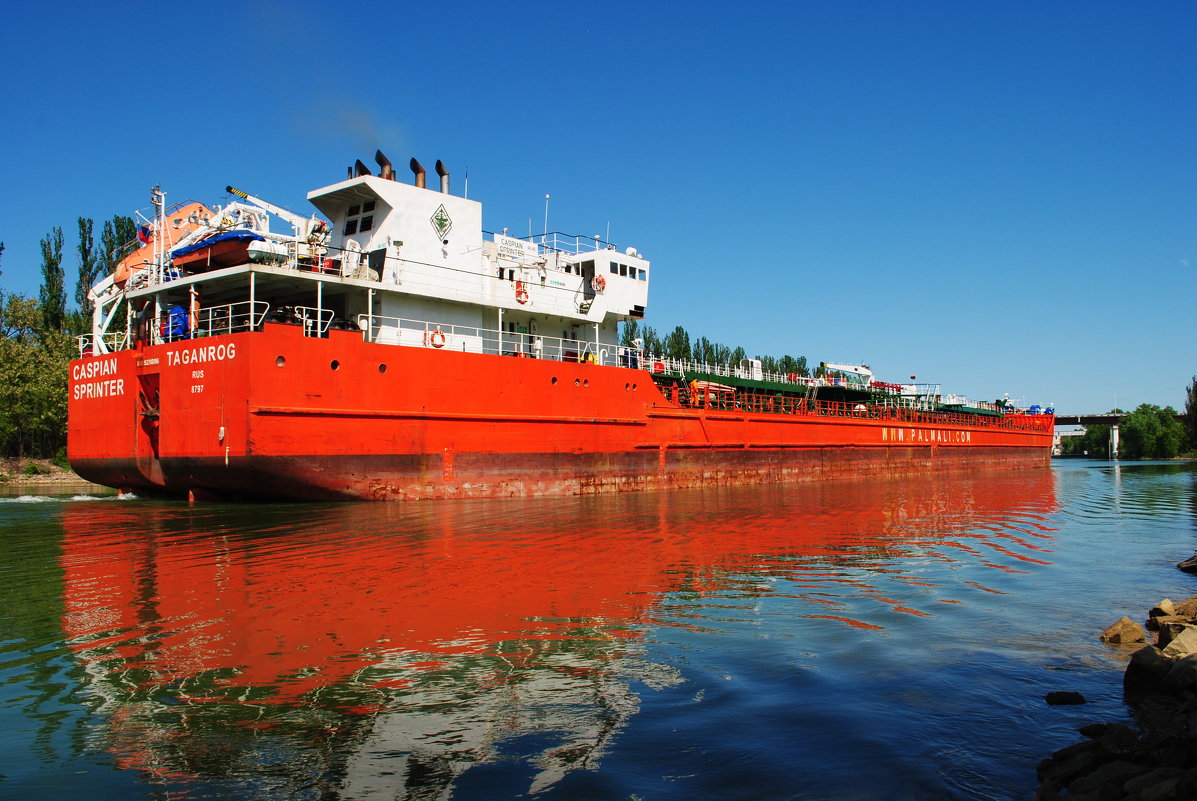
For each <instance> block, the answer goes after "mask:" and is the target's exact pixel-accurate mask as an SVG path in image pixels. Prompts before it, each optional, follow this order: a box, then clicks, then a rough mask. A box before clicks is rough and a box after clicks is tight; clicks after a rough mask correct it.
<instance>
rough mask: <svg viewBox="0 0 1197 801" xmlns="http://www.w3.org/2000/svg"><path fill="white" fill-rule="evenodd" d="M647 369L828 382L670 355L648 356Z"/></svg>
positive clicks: (800, 382)
mask: <svg viewBox="0 0 1197 801" xmlns="http://www.w3.org/2000/svg"><path fill="white" fill-rule="evenodd" d="M645 361H646V364H645V365H644V367H645V369H648V370H651V371H653V372H658V373H674V374H684V373H706V374H707V375H714V376H723V377H725V378H741V379H749V380H756V381H768V382H770V383H773V384H793V385H794V386H796V387H808V386H811V385H816V386H825V385H826V382H824V381H822V379H818V378H808V377H806V376H801V375H798V374H797V373H772V372H763V371H762V372H761V373H759V374H757V375H754V374H753V371H752V370H751V369H746V368H743V367H733V366H731V365H730V364H719V363H713V362H696V361H691V360H689V359H672V358H669V357H668V356H647V357H646V358H645Z"/></svg>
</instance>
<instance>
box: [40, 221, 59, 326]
mask: <svg viewBox="0 0 1197 801" xmlns="http://www.w3.org/2000/svg"><path fill="white" fill-rule="evenodd" d="M41 245H42V286H41V291H40V293H39V295H38V299H39V300H40V304H41V311H42V325H43V327H44V328H45V330H46V331H61V330H62V324H63V322H64V321H65V320H66V289H65V286H64V282H63V272H62V228H61V227H60V226H57V225H56V226H54V228H53V229H52V230H51V231H50V233H48V234H46V235H45V236H44V237H42V242H41Z"/></svg>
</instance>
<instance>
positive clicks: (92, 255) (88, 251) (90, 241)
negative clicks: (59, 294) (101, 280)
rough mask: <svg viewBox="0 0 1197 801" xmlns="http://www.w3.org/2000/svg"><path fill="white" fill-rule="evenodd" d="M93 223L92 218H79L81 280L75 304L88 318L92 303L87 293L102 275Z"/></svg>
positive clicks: (76, 285)
mask: <svg viewBox="0 0 1197 801" xmlns="http://www.w3.org/2000/svg"><path fill="white" fill-rule="evenodd" d="M93 226H94V223H93V221H92V220H91V218H90V217H80V218H79V279H78V281H76V282H75V304H76V305H77V306H78V307H79V311H81V312H83V314H84V315H85V316H87V317H90V316H91V306H92V304H91V301H90V300H89V299H88V297H87V292H88V290H89V289H91V285H92V284H94V283H95V282H96V278H98V277H99V275H100V260H99V259H98V258H97V254H96V245H95V240H94V238H93V237H92V227H93Z"/></svg>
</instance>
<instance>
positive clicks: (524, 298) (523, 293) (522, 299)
mask: <svg viewBox="0 0 1197 801" xmlns="http://www.w3.org/2000/svg"><path fill="white" fill-rule="evenodd" d="M515 302H516V303H518V304H520V305H521V306H522V305H523V304H525V303H527V302H528V290H526V289H523V288H520V289H517V290H515Z"/></svg>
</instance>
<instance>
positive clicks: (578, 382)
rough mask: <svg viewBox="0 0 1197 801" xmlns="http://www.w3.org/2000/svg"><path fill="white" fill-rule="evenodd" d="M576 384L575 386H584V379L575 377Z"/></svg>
mask: <svg viewBox="0 0 1197 801" xmlns="http://www.w3.org/2000/svg"><path fill="white" fill-rule="evenodd" d="M574 386H575V387H580V386H582V379H580V378H575V379H574Z"/></svg>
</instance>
